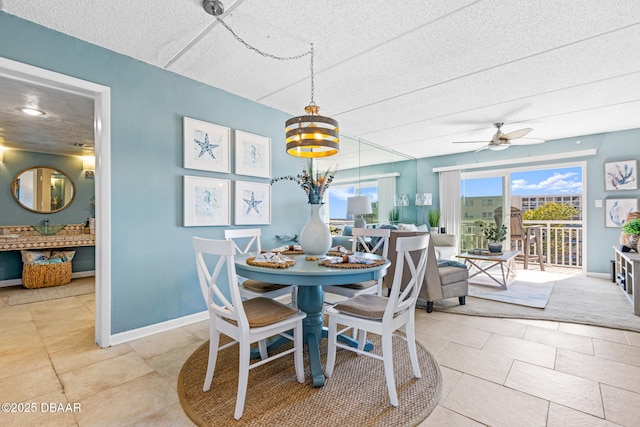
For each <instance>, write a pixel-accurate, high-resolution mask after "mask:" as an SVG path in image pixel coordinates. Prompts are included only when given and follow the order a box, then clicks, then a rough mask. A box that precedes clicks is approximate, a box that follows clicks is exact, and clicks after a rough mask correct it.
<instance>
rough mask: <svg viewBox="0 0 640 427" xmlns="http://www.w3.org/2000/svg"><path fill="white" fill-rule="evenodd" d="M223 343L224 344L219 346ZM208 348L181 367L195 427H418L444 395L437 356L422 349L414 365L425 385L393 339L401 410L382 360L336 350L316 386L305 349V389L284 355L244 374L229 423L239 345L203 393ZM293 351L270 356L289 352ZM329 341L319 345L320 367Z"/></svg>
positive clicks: (377, 345) (224, 354)
mask: <svg viewBox="0 0 640 427" xmlns="http://www.w3.org/2000/svg"><path fill="white" fill-rule="evenodd" d="M367 338H368V339H370V340H371V341H372V342H373V344H374V349H373V352H374V353H375V354H378V355H379V354H381V351H382V345H381V340H380V337H379V336H377V335H375V334H368V335H367ZM225 342H228V340H227V339H226V337H224V336H222V337H221V338H220V343H221V344H223V343H225ZM208 347H209V343H208V342H206V343H204V344H203V345H202V346H201V347H200V348H199V349H198V350H196V351H195V352H194V353H193V354H192V355H191V357H189V359H188V360H187V361H186V362H185V364H184V366H183V367H182V370H181V371H180V375H179V377H178V387H177V389H178V390H177V392H178V397H179V399H180V403H181V404H182V408H183V410H184V411H185V413H186V414H187V415H188V416H189V418H191V420H192V421H193V422H194V423H195V424H197V425H198V426H238V427H239V426H278V427H288V426H296V427H297V426H314V427H321V426H327V427H329V426H331V427H333V426H358V427H374V426H375V427H380V426H394V427H395V426H417V425H418V424H419V423H420V422H421V421H423V420H424V419H425V418H426V417H427V416H428V415H429V414H430V413H431V411H432V410H433V409H434V408H435V407H436V405H437V404H438V401H439V400H440V396H441V394H442V375H441V373H440V369H439V367H438V363H437V362H436V359H435V357H434V356H433V355H432V354H431V353H430V352H429V351H428V350H427V349H426V348H425V347H423V346H422V345H421V344H420V343H419V342H418V343H417V353H418V363H419V364H420V371H421V373H422V378H420V379H417V378H414V377H413V372H412V370H411V363H410V362H409V353H408V351H407V345H406V343H405V342H404V341H402V340H401V339H399V338H395V337H394V338H393V358H394V364H393V365H394V366H393V368H394V369H393V370H394V373H395V375H394V376H395V380H396V389H397V390H398V400H399V403H400V406H398V407H397V408H395V407H393V406H391V404H390V403H389V395H388V393H387V385H386V382H385V375H384V365H383V363H382V361H380V360H376V359H373V358H371V357H365V356H358V355H356V354H355V353H352V352H350V351H340V350H339V351H338V352H337V354H336V365H335V369H334V371H333V375H332V376H331V378H327V379H326V383H325V385H324V387H318V388H316V387H313V385H312V384H311V375H310V372H309V355H308V352H307V349H306V346H305V349H304V368H305V380H306V381H305V383H304V384H300V383H298V382H297V381H296V375H295V370H294V367H293V355H288V356H284V357H282V358H280V359H276V360H274V361H272V362H269V363H266V364H264V365H262V366H259V367H257V368H255V369H252V370H251V371H250V372H249V382H248V384H247V397H246V400H245V405H244V414H243V416H242V418H240V419H239V420H237V421H236V420H234V419H233V412H234V408H235V404H236V393H237V387H238V359H239V357H238V346H237V345H234V346H231V347H229V348H226V349H224V350H222V351H220V352H219V353H218V360H217V364H216V365H217V366H216V371H215V374H214V376H213V382H212V383H211V389H210V390H209V391H208V392H203V391H202V385H203V384H204V376H205V373H206V371H207V356H208V354H209V351H208ZM288 348H291V347H290V344H287V345H284V346H282V347H279V348H278V349H276V350H274V351H275V352H279V351H283V350H286V349H288ZM326 352H327V342H326V340H323V341H322V342H321V345H320V359H321V362H322V366H325V363H326V362H325V361H326Z"/></svg>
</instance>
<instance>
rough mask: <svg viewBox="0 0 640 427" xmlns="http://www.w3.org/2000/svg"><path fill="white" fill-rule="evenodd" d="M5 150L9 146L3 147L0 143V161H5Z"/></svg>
mask: <svg viewBox="0 0 640 427" xmlns="http://www.w3.org/2000/svg"><path fill="white" fill-rule="evenodd" d="M5 150H8V148H7V147H3V146H1V145H0V163H3V162H4V152H5Z"/></svg>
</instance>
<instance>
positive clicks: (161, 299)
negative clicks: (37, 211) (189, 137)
mask: <svg viewBox="0 0 640 427" xmlns="http://www.w3.org/2000/svg"><path fill="white" fill-rule="evenodd" d="M0 55H1V56H4V57H6V58H9V59H12V60H15V61H20V62H24V63H27V64H31V65H34V66H38V67H42V68H46V69H49V70H52V71H56V72H59V73H63V74H67V75H70V76H73V77H77V78H80V79H84V80H88V81H92V82H95V83H98V84H101V85H105V86H109V87H110V88H111V123H112V127H111V159H112V169H111V188H112V193H111V199H112V235H111V239H112V254H111V255H112V257H111V259H112V271H111V274H112V283H111V285H112V286H111V291H112V325H111V326H112V333H118V332H123V331H127V330H131V329H135V328H139V327H142V326H146V325H151V324H154V323H157V322H162V321H165V320H170V319H173V318H177V317H181V316H185V315H188V314H192V313H195V312H199V311H202V310H204V304H203V302H202V295H201V294H200V290H199V287H198V284H197V278H196V272H195V261H194V257H193V250H192V247H191V237H192V236H194V235H198V236H203V237H211V238H222V237H223V229H224V228H225V227H187V228H185V227H182V180H183V176H184V175H193V176H205V177H218V178H225V179H231V180H232V181H233V180H235V179H236V178H237V179H240V180H256V181H260V182H268V180H266V179H255V178H248V177H241V176H236V175H233V174H232V175H226V174H218V173H211V172H205V171H197V170H188V169H184V168H183V167H182V118H183V117H184V116H187V117H192V118H195V119H199V120H204V121H209V122H212V123H216V124H218V125H222V126H227V127H229V128H231V129H232V130H233V129H240V130H244V131H247V132H251V133H256V134H259V135H263V136H266V137H269V138H271V139H272V171H273V175H289V174H294V175H295V174H297V173H298V172H299V171H300V170H301V169H302V167H303V165H304V163H305V162H304V161H303V160H297V159H295V158H292V157H290V156H288V155H286V154H285V152H284V147H283V145H284V143H283V136H284V132H283V129H284V122H285V121H286V119H288V118H289V116H288V115H286V114H284V113H282V112H280V111H276V110H274V109H271V108H268V107H265V106H263V105H260V104H257V103H254V102H251V101H248V100H246V99H243V98H240V97H237V96H234V95H231V94H229V93H227V92H224V91H221V90H218V89H216V88H213V87H210V86H206V85H203V84H201V83H198V82H195V81H193V80H189V79H186V78H183V77H180V76H178V75H176V74H174V73H171V72H168V71H163V70H161V69H158V68H155V67H152V66H150V65H147V64H144V63H142V62H139V61H136V60H133V59H131V58H129V57H126V56H122V55H119V54H115V53H113V52H111V51H108V50H106V49H102V48H99V47H97V46H94V45H91V44H88V43H85V42H83V41H80V40H77V39H74V38H72V37H69V36H66V35H63V34H60V33H57V32H54V31H51V30H48V29H46V28H44V27H41V26H38V25H35V24H32V23H29V22H27V21H23V20H21V19H18V18H16V17H14V16H11V15H7V14H5V13H1V12H0ZM302 107H303V106H301V108H302ZM231 164H232V165H233V158H232V161H231ZM290 184H291V186H294V184H293V183H290ZM291 186H287V185H281V186H278V185H275V186H274V187H273V188H272V224H271V225H270V226H267V227H264V228H263V236H264V237H263V244H264V245H265V246H267V245H274V246H275V244H276V243H275V242H274V241H273V239H274V235H276V234H295V233H298V232H299V231H300V229H301V228H302V226H303V225H304V223H305V222H306V220H307V219H308V217H309V208H308V206H307V205H306V195H305V194H304V192H303V190H301V189H298V188H296V189H292V187H291ZM232 188H233V186H232Z"/></svg>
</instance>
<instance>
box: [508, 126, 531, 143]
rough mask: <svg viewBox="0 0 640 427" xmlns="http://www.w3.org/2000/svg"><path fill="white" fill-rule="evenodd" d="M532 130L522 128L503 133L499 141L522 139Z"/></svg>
mask: <svg viewBox="0 0 640 427" xmlns="http://www.w3.org/2000/svg"><path fill="white" fill-rule="evenodd" d="M532 130H533V129H531V128H524V129H519V130H514V131H513V132H509V133H505V134H504V135H502V136H501V137H500V139H506V140H510V139H516V138H522V137H523V136H525V135H526V134H528V133H529V132H531V131H532Z"/></svg>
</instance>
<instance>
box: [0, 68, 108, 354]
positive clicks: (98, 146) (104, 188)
mask: <svg viewBox="0 0 640 427" xmlns="http://www.w3.org/2000/svg"><path fill="white" fill-rule="evenodd" d="M0 77H6V78H9V79H17V80H21V81H25V82H33V83H35V84H38V85H42V86H47V87H51V88H54V89H58V90H62V91H67V92H72V93H77V94H79V95H82V96H86V97H89V98H93V100H94V141H95V148H94V152H95V158H96V168H95V202H96V212H95V213H96V229H97V233H96V255H95V257H96V260H95V267H96V268H95V270H96V274H95V282H96V283H95V286H96V312H95V341H96V343H97V344H98V345H99V346H100V347H108V346H109V345H110V336H111V257H110V253H111V216H110V212H111V197H110V195H111V187H110V181H111V179H110V175H111V157H110V152H111V150H110V146H111V113H110V111H111V107H110V105H111V95H110V89H109V87H107V86H102V85H99V84H96V83H93V82H89V81H86V80H81V79H77V78H75V77H71V76H67V75H64V74H60V73H56V72H53V71H49V70H45V69H43V68H38V67H34V66H31V65H27V64H23V63H20V62H16V61H12V60H10V59H6V58H1V57H0Z"/></svg>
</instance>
